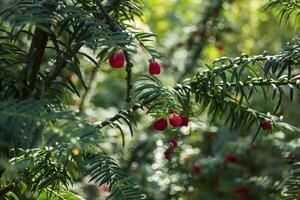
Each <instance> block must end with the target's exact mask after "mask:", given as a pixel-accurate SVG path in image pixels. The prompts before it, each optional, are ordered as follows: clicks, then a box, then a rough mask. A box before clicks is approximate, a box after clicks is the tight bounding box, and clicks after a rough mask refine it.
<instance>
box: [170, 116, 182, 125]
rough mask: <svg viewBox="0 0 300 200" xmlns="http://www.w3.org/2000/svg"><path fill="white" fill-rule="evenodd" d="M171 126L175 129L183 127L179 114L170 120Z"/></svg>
mask: <svg viewBox="0 0 300 200" xmlns="http://www.w3.org/2000/svg"><path fill="white" fill-rule="evenodd" d="M170 124H171V125H172V126H173V127H178V126H180V125H181V117H180V116H179V115H177V114H173V115H172V116H171V118H170Z"/></svg>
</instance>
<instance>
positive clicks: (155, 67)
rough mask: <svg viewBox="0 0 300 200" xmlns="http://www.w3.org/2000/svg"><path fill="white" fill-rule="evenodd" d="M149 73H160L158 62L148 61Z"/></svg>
mask: <svg viewBox="0 0 300 200" xmlns="http://www.w3.org/2000/svg"><path fill="white" fill-rule="evenodd" d="M149 73H150V74H152V75H156V74H160V64H159V63H157V62H155V61H150V64H149Z"/></svg>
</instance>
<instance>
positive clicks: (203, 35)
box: [179, 0, 223, 81]
mask: <svg viewBox="0 0 300 200" xmlns="http://www.w3.org/2000/svg"><path fill="white" fill-rule="evenodd" d="M222 5H223V1H222V0H219V1H218V2H217V3H213V4H210V5H209V6H208V9H207V12H206V14H205V17H204V18H203V19H201V20H200V21H199V22H198V25H197V26H198V27H199V30H198V31H196V32H192V33H191V35H190V37H189V38H188V40H187V42H186V43H187V50H189V49H193V47H196V48H195V49H193V51H192V53H191V56H190V58H189V59H188V62H187V63H186V65H185V70H184V72H183V73H182V74H181V76H180V78H179V81H182V79H183V78H184V77H185V76H186V75H187V74H189V73H190V72H191V70H192V69H193V66H194V65H195V63H196V62H197V60H198V58H199V57H201V54H202V52H203V49H204V47H205V45H206V44H207V41H208V37H209V36H208V30H209V27H211V26H214V25H215V24H216V22H217V20H216V19H217V18H218V17H219V15H220V11H221V8H222ZM211 20H213V24H212V25H211V24H210V23H209V22H210V21H211ZM195 33H197V35H198V36H199V37H198V38H199V39H198V38H197V37H196V36H195ZM197 39H198V41H197Z"/></svg>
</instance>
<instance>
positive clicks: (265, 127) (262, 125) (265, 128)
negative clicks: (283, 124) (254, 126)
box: [260, 121, 272, 131]
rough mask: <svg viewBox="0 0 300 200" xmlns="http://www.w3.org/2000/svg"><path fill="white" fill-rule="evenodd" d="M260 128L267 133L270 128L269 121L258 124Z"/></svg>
mask: <svg viewBox="0 0 300 200" xmlns="http://www.w3.org/2000/svg"><path fill="white" fill-rule="evenodd" d="M260 127H261V128H262V130H264V131H269V130H271V128H272V124H271V122H269V121H262V122H261V123H260Z"/></svg>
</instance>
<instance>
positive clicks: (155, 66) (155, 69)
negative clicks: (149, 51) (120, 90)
mask: <svg viewBox="0 0 300 200" xmlns="http://www.w3.org/2000/svg"><path fill="white" fill-rule="evenodd" d="M108 61H109V65H110V66H111V67H112V68H116V69H120V68H122V67H123V66H124V64H125V56H124V54H123V52H114V53H112V54H111V55H110V56H109V58H108ZM149 73H150V74H152V75H158V74H160V64H159V63H158V62H156V61H155V59H154V58H153V59H150V60H149Z"/></svg>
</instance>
